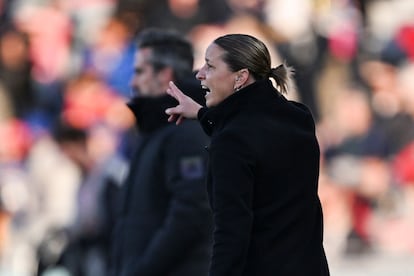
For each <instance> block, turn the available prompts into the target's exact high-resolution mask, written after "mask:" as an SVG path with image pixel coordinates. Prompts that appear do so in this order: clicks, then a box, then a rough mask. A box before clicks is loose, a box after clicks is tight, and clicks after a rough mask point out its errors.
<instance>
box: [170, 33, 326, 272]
mask: <svg viewBox="0 0 414 276" xmlns="http://www.w3.org/2000/svg"><path fill="white" fill-rule="evenodd" d="M205 60H206V63H205V65H204V66H203V67H202V68H201V69H200V71H199V72H198V74H197V78H198V79H199V80H200V81H201V85H202V87H203V88H204V89H206V90H207V92H206V96H205V98H206V105H207V107H202V106H200V105H199V104H197V103H195V102H194V101H192V100H191V99H190V98H188V97H187V96H185V95H184V94H183V93H182V92H181V91H180V90H179V89H178V88H177V87H176V86H175V85H174V84H173V83H171V84H170V89H169V90H168V93H169V94H170V95H172V96H173V97H175V98H176V99H177V100H178V101H179V105H178V106H176V107H172V108H169V109H167V110H166V113H167V114H169V115H170V118H169V120H170V121H174V120H176V123H180V122H181V121H182V120H183V118H185V117H186V118H198V120H199V121H200V123H201V125H202V126H203V128H204V130H205V132H206V133H207V134H209V135H210V136H211V144H210V146H209V147H208V151H209V158H210V165H209V174H208V179H207V181H208V183H207V184H208V194H209V200H210V205H211V208H212V210H213V215H214V233H213V239H214V244H213V253H212V261H211V267H210V275H211V276H222V275H223V276H231V275H246V276H247V275H248V276H256V275H260V276H267V275H269V276H270V275H271V276H274V275H279V276H282V275H286V276H295V275H303V276H305V275H306V276H313V275H315V276H322V275H323V276H325V275H329V269H328V264H327V260H326V257H325V253H324V248H323V218H322V209H321V205H320V201H319V198H318V194H317V191H318V176H319V156H320V152H319V146H318V142H317V139H316V136H315V125H314V120H313V118H312V115H311V113H310V111H309V110H308V108H307V107H306V106H304V105H302V104H300V103H297V102H293V101H289V100H287V99H286V98H285V97H284V96H283V95H282V93H284V92H286V90H287V83H288V80H289V69H288V68H287V67H286V66H285V65H284V64H282V65H280V66H279V67H277V68H271V60H270V55H269V52H268V50H267V48H266V46H265V45H264V44H263V43H262V42H261V41H259V40H258V39H256V38H254V37H252V36H249V35H242V34H232V35H225V36H222V37H219V38H217V39H216V40H214V41H213V43H212V44H210V46H209V47H208V48H207V51H206V56H205ZM269 78H273V79H274V80H275V81H276V84H277V85H278V87H279V89H280V91H281V92H282V93H281V92H279V91H278V90H277V89H276V88H275V87H274V86H273V84H272V82H271V81H270V79H269Z"/></svg>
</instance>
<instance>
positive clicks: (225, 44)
mask: <svg viewBox="0 0 414 276" xmlns="http://www.w3.org/2000/svg"><path fill="white" fill-rule="evenodd" d="M213 43H215V44H216V45H218V46H219V47H220V48H222V49H223V50H224V51H225V54H224V55H223V60H224V62H225V63H226V64H227V65H228V66H229V67H230V70H232V71H233V72H236V71H238V70H240V69H243V68H246V69H247V70H249V72H250V74H252V75H253V77H254V79H255V80H264V79H268V78H273V79H274V80H275V81H276V84H277V85H278V86H279V88H280V91H281V92H282V93H286V92H287V90H288V83H289V80H290V76H291V73H292V72H293V71H292V70H291V68H289V67H287V66H286V64H285V63H282V64H281V65H279V66H277V67H275V68H272V67H271V58H270V53H269V50H268V49H267V47H266V45H265V44H264V43H263V42H262V41H260V40H259V39H257V38H255V37H253V36H251V35H246V34H228V35H224V36H221V37H219V38H217V39H216V40H214V41H213Z"/></svg>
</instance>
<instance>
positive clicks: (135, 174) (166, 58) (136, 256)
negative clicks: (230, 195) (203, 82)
mask: <svg viewBox="0 0 414 276" xmlns="http://www.w3.org/2000/svg"><path fill="white" fill-rule="evenodd" d="M192 68H193V54H192V46H191V44H190V43H189V42H188V41H186V40H184V39H183V38H182V37H180V36H179V35H178V34H176V33H172V32H167V31H162V30H157V29H148V30H145V31H143V32H142V33H141V34H140V36H139V38H138V49H137V52H136V56H135V73H134V77H133V79H132V88H133V90H134V92H135V94H134V96H133V98H132V100H131V101H130V102H129V103H128V106H129V107H130V108H131V110H132V111H133V113H134V115H135V117H136V121H137V126H138V130H139V131H138V134H139V135H138V138H137V139H138V140H137V151H136V152H135V154H134V155H133V158H132V161H131V166H130V173H129V175H128V177H127V180H126V182H125V183H124V185H123V190H124V191H123V192H122V193H123V195H122V196H121V201H120V213H119V215H118V219H117V221H116V226H115V230H114V233H113V234H114V235H113V237H114V238H113V244H112V245H113V247H112V259H111V275H114V276H115V275H123V276H127V275H160V276H161V275H162V276H164V275H177V276H178V275H180V276H185V275H189V276H190V275H207V271H208V264H209V259H210V253H209V251H210V250H209V249H210V232H211V231H210V225H211V223H210V220H211V217H210V210H209V207H208V204H207V197H206V187H205V183H204V177H205V172H206V170H205V165H206V151H205V149H204V147H205V145H206V144H207V142H208V141H207V137H206V136H205V135H204V134H203V131H202V129H201V128H200V127H199V125H198V124H197V122H195V121H185V122H184V123H183V124H181V125H179V126H177V125H174V124H169V123H168V121H167V115H166V114H165V113H164V110H165V109H166V108H167V107H169V106H172V105H174V104H176V101H175V99H173V98H172V97H170V96H169V95H167V94H166V90H167V88H168V83H169V82H170V81H174V82H176V83H177V84H178V86H181V87H182V88H183V89H184V90H185V91H193V92H195V94H194V95H190V96H193V97H194V99H196V100H197V101H198V102H200V104H204V103H203V93H202V92H201V91H200V90H201V87H200V86H199V84H198V82H197V81H196V79H195V77H194V75H193V72H192ZM184 145H185V146H184Z"/></svg>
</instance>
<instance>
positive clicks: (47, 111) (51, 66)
mask: <svg viewBox="0 0 414 276" xmlns="http://www.w3.org/2000/svg"><path fill="white" fill-rule="evenodd" d="M62 4H63V1H61V0H52V1H51V2H50V3H49V5H42V6H40V5H39V6H35V5H27V6H24V5H23V6H21V7H20V8H19V9H18V10H17V11H16V16H15V22H16V24H17V26H18V27H19V29H21V30H23V31H24V32H25V33H27V34H28V36H29V42H30V43H29V50H30V59H31V61H32V62H33V68H32V72H31V73H32V78H33V80H34V88H35V97H36V102H37V106H38V107H39V110H38V111H39V113H40V114H41V115H42V116H43V120H45V122H44V124H46V125H47V126H50V125H51V124H52V123H53V121H54V119H55V118H56V116H58V114H59V111H60V109H61V104H62V91H61V87H62V85H63V82H64V80H65V78H66V76H67V74H68V72H69V65H70V45H71V39H72V24H71V21H70V17H69V15H68V14H67V13H65V10H64V7H63V5H62Z"/></svg>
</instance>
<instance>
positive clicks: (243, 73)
mask: <svg viewBox="0 0 414 276" xmlns="http://www.w3.org/2000/svg"><path fill="white" fill-rule="evenodd" d="M249 75H250V72H249V70H247V69H241V70H239V71H238V72H237V74H236V85H238V86H244V85H245V83H246V81H247V80H248V79H249Z"/></svg>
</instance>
